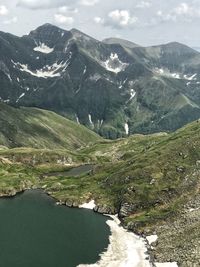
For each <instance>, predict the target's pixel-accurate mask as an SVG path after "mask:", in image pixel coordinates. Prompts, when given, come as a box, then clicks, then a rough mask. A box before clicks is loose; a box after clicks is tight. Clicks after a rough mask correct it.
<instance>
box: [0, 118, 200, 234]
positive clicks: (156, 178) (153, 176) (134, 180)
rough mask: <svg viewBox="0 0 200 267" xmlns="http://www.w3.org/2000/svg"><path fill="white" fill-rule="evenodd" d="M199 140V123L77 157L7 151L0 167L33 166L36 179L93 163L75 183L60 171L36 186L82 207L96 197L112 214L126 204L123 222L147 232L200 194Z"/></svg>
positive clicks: (81, 152)
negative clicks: (147, 227) (145, 229)
mask: <svg viewBox="0 0 200 267" xmlns="http://www.w3.org/2000/svg"><path fill="white" fill-rule="evenodd" d="M199 137H200V123H197V122H194V123H192V124H190V125H188V126H186V127H184V128H182V129H181V130H179V131H177V132H175V133H173V134H169V135H167V134H164V133H163V134H154V135H149V136H143V135H135V136H131V137H129V138H128V139H120V140H117V141H111V142H110V141H100V142H98V143H96V144H95V145H91V146H88V147H86V148H84V149H81V150H79V151H77V152H71V151H69V150H55V151H51V150H37V149H25V148H24V149H22V148H21V149H11V150H4V149H3V150H1V151H0V157H2V158H3V160H4V163H3V164H4V165H3V166H2V168H4V166H5V164H6V162H5V159H7V160H9V161H10V164H11V166H12V165H14V166H15V165H16V166H17V168H18V166H24V169H25V170H26V166H29V168H30V171H31V173H33V175H34V177H35V178H36V179H37V177H39V176H40V175H42V174H43V173H48V172H51V171H55V170H60V171H62V170H66V168H69V166H68V165H70V167H72V166H73V165H74V166H76V165H81V164H86V163H94V164H95V165H96V167H95V168H94V170H93V172H92V173H91V174H90V175H82V176H80V177H79V178H77V177H76V178H74V177H66V174H63V175H62V172H61V174H60V176H55V177H53V176H51V177H45V178H44V179H40V180H39V181H38V186H40V187H44V188H46V190H47V191H48V192H50V193H52V195H53V196H55V197H56V198H58V199H60V200H62V201H67V202H68V201H70V202H75V203H80V202H82V201H86V200H89V199H90V198H95V199H96V201H97V203H98V204H99V205H104V206H106V207H109V208H110V209H111V210H112V211H113V212H117V211H118V212H119V211H120V209H121V208H122V207H123V206H124V205H125V206H127V207H128V208H126V213H127V214H126V216H125V219H124V223H125V224H127V225H129V227H133V228H135V227H136V228H137V229H138V227H139V228H140V229H143V227H146V226H147V225H151V224H152V225H153V224H155V222H156V221H158V220H162V219H165V218H166V217H168V216H169V215H171V214H175V213H176V212H177V211H178V210H179V208H180V206H181V205H182V204H183V203H184V202H185V201H186V200H187V198H188V199H190V197H191V194H195V193H198V190H196V188H198V187H197V185H198V184H199V165H198V164H199V163H198V160H199V159H200V149H199V147H200V146H199V145H200V139H199ZM21 168H22V170H23V167H21ZM13 170H14V169H13ZM14 172H15V170H14ZM17 172H18V171H17ZM25 173H26V172H25ZM122 216H123V214H122Z"/></svg>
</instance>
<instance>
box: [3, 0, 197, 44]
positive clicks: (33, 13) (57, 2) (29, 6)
mask: <svg viewBox="0 0 200 267" xmlns="http://www.w3.org/2000/svg"><path fill="white" fill-rule="evenodd" d="M47 22H48V23H52V24H55V25H57V26H60V27H62V28H64V29H67V30H69V29H71V28H77V29H79V30H81V31H83V32H85V33H87V34H89V35H91V36H93V37H95V38H97V39H99V40H102V39H104V38H107V37H120V38H125V39H128V40H131V41H133V42H135V43H138V44H141V45H152V44H160V43H167V42H171V41H178V42H182V43H185V44H187V45H190V46H193V47H195V46H197V47H200V34H199V31H200V27H199V26H200V0H183V1H181V0H0V26H1V28H0V30H1V31H6V32H10V33H13V34H16V35H19V36H21V35H24V34H27V33H28V32H29V31H30V30H32V29H35V28H36V27H38V26H40V25H42V24H44V23H47Z"/></svg>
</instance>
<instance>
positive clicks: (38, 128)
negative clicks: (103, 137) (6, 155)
mask: <svg viewBox="0 0 200 267" xmlns="http://www.w3.org/2000/svg"><path fill="white" fill-rule="evenodd" d="M98 140H100V137H99V136H98V135H96V134H95V133H93V132H91V131H90V130H88V129H87V128H85V127H84V126H80V125H78V124H77V123H74V122H72V121H70V120H68V119H66V118H63V117H61V116H59V115H57V114H55V113H53V112H50V111H46V110H41V109H36V108H20V109H16V108H13V107H10V106H8V105H5V104H2V103H0V145H3V146H7V147H11V148H12V147H21V146H24V147H35V148H40V149H41V148H49V149H55V148H57V149H58V148H60V149H62V148H65V149H73V148H79V147H81V146H83V145H84V146H85V145H87V144H89V143H91V142H96V141H98Z"/></svg>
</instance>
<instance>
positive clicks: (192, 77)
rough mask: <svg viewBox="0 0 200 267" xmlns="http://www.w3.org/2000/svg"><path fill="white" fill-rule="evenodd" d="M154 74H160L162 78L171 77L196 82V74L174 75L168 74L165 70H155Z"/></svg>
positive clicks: (168, 71) (167, 70) (173, 73)
mask: <svg viewBox="0 0 200 267" xmlns="http://www.w3.org/2000/svg"><path fill="white" fill-rule="evenodd" d="M154 71H155V73H157V74H160V75H162V76H166V77H171V78H174V79H184V80H188V81H194V80H197V77H196V76H197V73H194V74H193V73H190V74H184V75H183V74H182V73H176V72H170V70H169V69H167V68H155V69H154Z"/></svg>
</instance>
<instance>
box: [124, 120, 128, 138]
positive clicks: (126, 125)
mask: <svg viewBox="0 0 200 267" xmlns="http://www.w3.org/2000/svg"><path fill="white" fill-rule="evenodd" d="M124 130H125V132H126V135H128V134H129V126H128V123H125V124H124Z"/></svg>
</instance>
